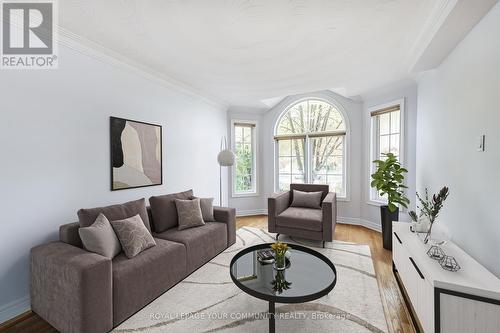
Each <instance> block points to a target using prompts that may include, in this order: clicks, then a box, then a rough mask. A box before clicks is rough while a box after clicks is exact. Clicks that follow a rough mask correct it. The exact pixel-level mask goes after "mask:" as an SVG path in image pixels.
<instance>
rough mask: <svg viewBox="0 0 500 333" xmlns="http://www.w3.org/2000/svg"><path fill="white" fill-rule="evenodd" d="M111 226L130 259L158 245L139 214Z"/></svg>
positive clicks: (114, 222) (112, 223)
mask: <svg viewBox="0 0 500 333" xmlns="http://www.w3.org/2000/svg"><path fill="white" fill-rule="evenodd" d="M111 225H112V226H113V229H114V230H115V232H116V235H117V236H118V239H119V240H120V244H121V245H122V248H123V251H124V252H125V255H126V256H127V258H129V259H131V258H133V257H135V256H136V255H138V254H139V253H141V252H142V251H144V250H146V249H149V248H150V247H153V246H155V245H156V242H155V240H154V238H153V236H151V234H150V233H149V230H148V229H147V228H146V226H145V225H144V222H142V219H141V216H140V215H139V214H137V215H134V216H132V217H129V218H128V219H124V220H117V221H111Z"/></svg>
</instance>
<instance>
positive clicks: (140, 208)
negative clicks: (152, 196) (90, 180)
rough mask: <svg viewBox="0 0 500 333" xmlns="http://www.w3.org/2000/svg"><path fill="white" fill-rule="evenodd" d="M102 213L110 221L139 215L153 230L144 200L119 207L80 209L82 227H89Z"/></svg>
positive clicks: (148, 227) (79, 216) (147, 226)
mask: <svg viewBox="0 0 500 333" xmlns="http://www.w3.org/2000/svg"><path fill="white" fill-rule="evenodd" d="M101 213H102V214H104V216H106V218H107V219H108V221H116V220H123V219H126V218H129V217H131V216H134V215H136V214H139V215H140V216H141V219H142V221H143V222H144V225H145V226H146V228H147V229H148V230H151V228H150V226H149V217H148V211H147V210H146V200H144V199H139V200H135V201H129V202H126V203H124V204H119V205H111V206H106V207H96V208H89V209H80V210H79V211H78V220H79V222H80V227H89V226H90V225H92V223H94V221H95V220H96V218H97V216H99V214H101Z"/></svg>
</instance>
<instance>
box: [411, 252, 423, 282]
mask: <svg viewBox="0 0 500 333" xmlns="http://www.w3.org/2000/svg"><path fill="white" fill-rule="evenodd" d="M408 259H410V261H411V263H412V264H413V267H415V269H416V271H417V273H418V275H420V278H421V279H422V280H425V277H424V275H423V274H422V272H421V271H420V269H418V266H417V264H416V263H415V261H413V258H412V257H409V258H408Z"/></svg>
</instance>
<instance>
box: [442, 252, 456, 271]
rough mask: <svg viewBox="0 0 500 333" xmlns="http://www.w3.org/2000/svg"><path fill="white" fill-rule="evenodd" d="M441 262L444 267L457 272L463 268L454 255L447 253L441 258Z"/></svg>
mask: <svg viewBox="0 0 500 333" xmlns="http://www.w3.org/2000/svg"><path fill="white" fill-rule="evenodd" d="M439 264H440V265H441V267H442V268H443V269H445V270H447V271H450V272H456V271H458V270H459V269H460V268H461V267H460V265H459V264H458V262H457V261H456V259H455V258H454V257H452V256H447V255H445V256H444V257H443V258H442V259H441V260H439Z"/></svg>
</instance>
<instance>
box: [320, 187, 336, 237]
mask: <svg viewBox="0 0 500 333" xmlns="http://www.w3.org/2000/svg"><path fill="white" fill-rule="evenodd" d="M321 209H322V210H323V240H324V241H327V242H331V241H332V240H333V235H334V233H335V225H336V224H337V194H336V193H335V192H330V193H328V194H327V195H326V197H325V199H323V202H322V204H321Z"/></svg>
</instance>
